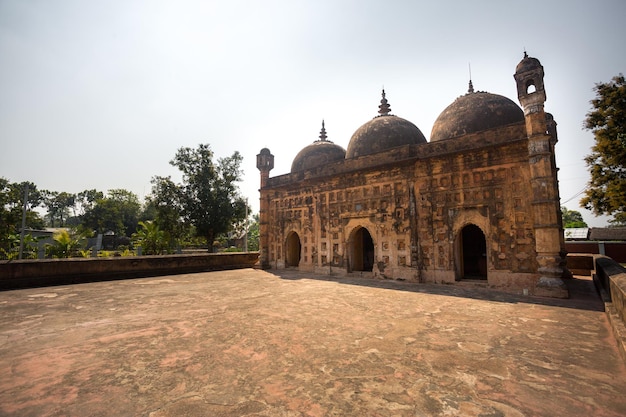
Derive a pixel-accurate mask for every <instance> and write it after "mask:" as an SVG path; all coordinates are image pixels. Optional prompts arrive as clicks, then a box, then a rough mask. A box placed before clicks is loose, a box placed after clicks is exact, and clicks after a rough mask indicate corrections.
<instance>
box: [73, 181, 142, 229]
mask: <svg viewBox="0 0 626 417" xmlns="http://www.w3.org/2000/svg"><path fill="white" fill-rule="evenodd" d="M140 210H141V204H140V203H139V198H138V197H137V195H135V194H134V193H132V192H130V191H127V190H123V189H113V190H109V192H108V194H107V196H106V197H102V198H97V199H96V200H95V203H94V204H93V206H91V207H90V208H88V209H87V210H86V211H85V214H84V215H83V216H82V217H81V223H82V225H83V226H84V227H86V228H88V229H90V230H93V231H95V232H96V233H105V232H108V231H113V232H114V233H115V234H116V235H117V236H130V235H131V234H132V233H133V232H135V230H137V223H138V222H139V212H140Z"/></svg>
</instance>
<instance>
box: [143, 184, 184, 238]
mask: <svg viewBox="0 0 626 417" xmlns="http://www.w3.org/2000/svg"><path fill="white" fill-rule="evenodd" d="M151 182H152V193H151V195H149V196H148V197H147V198H146V211H147V210H148V208H150V210H154V220H155V222H156V223H157V224H158V225H159V227H160V228H161V229H162V230H164V231H165V232H167V233H168V235H169V236H170V238H171V240H172V241H171V242H170V246H173V245H175V244H176V243H177V242H180V241H181V240H182V239H183V238H184V237H185V236H186V235H187V234H188V232H189V227H188V226H187V225H186V224H185V222H184V221H183V210H184V208H183V205H182V197H183V195H184V194H183V188H182V187H181V186H178V185H177V184H175V183H174V181H172V179H171V177H159V176H155V177H153V178H152V181H151Z"/></svg>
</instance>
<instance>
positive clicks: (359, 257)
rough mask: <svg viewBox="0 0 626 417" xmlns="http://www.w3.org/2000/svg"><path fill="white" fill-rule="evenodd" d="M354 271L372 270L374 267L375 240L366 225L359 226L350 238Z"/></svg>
mask: <svg viewBox="0 0 626 417" xmlns="http://www.w3.org/2000/svg"><path fill="white" fill-rule="evenodd" d="M350 244H351V245H350V246H351V248H350V249H351V251H350V252H351V261H352V262H351V267H352V271H372V269H373V268H374V240H373V239H372V235H370V232H368V231H367V229H366V228H364V227H359V228H358V229H357V230H356V231H355V232H354V233H353V234H352V239H351V240H350Z"/></svg>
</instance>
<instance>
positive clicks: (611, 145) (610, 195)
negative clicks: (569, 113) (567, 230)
mask: <svg viewBox="0 0 626 417" xmlns="http://www.w3.org/2000/svg"><path fill="white" fill-rule="evenodd" d="M594 90H595V92H596V98H595V99H593V100H591V104H592V105H593V110H592V111H590V112H589V113H587V118H586V119H585V123H584V127H585V128H586V129H588V130H591V131H592V132H593V134H594V137H595V145H594V146H593V147H592V148H591V154H590V155H588V156H587V157H586V158H585V162H586V163H587V166H588V167H589V171H590V173H591V180H590V181H589V185H588V187H587V190H586V191H585V194H586V195H585V197H584V198H583V199H582V200H581V201H580V204H581V207H585V208H587V209H590V210H592V211H593V212H594V214H596V215H600V214H608V215H616V216H620V217H621V216H623V213H624V212H626V80H625V79H624V75H622V74H620V75H618V76H616V77H613V79H612V80H611V81H610V82H608V83H597V84H596V86H595V88H594Z"/></svg>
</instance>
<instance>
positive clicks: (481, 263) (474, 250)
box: [460, 224, 487, 279]
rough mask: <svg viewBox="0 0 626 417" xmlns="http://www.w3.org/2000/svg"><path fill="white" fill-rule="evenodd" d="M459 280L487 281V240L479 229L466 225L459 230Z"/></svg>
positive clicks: (472, 225)
mask: <svg viewBox="0 0 626 417" xmlns="http://www.w3.org/2000/svg"><path fill="white" fill-rule="evenodd" d="M460 237H461V242H460V249H461V254H460V255H461V256H460V258H461V278H465V279H487V240H486V239H485V234H484V233H483V231H482V230H480V227H478V226H476V225H474V224H468V225H467V226H465V227H464V228H463V230H461V236H460Z"/></svg>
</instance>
